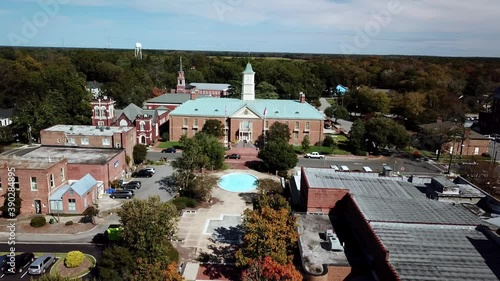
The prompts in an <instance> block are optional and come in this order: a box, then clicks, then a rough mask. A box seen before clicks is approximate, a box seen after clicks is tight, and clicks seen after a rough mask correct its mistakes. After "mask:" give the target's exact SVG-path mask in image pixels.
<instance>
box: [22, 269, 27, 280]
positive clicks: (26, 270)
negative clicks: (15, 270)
mask: <svg viewBox="0 0 500 281" xmlns="http://www.w3.org/2000/svg"><path fill="white" fill-rule="evenodd" d="M26 274H28V271H27V270H26V271H25V272H24V274H23V275H21V278H23V277H24V276H25V275H26Z"/></svg>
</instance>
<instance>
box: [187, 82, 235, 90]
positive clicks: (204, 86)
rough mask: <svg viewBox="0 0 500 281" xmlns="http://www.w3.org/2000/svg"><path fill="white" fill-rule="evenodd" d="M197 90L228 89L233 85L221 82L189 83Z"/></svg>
mask: <svg viewBox="0 0 500 281" xmlns="http://www.w3.org/2000/svg"><path fill="white" fill-rule="evenodd" d="M189 85H191V86H192V87H195V88H196V90H210V91H227V90H228V89H229V87H231V85H229V84H220V83H189Z"/></svg>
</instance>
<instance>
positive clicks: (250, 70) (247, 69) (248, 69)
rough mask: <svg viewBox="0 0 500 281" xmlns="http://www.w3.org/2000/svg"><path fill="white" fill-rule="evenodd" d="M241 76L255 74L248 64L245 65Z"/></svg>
mask: <svg viewBox="0 0 500 281" xmlns="http://www.w3.org/2000/svg"><path fill="white" fill-rule="evenodd" d="M243 74H255V72H254V71H253V69H252V65H251V64H250V63H247V67H246V68H245V70H244V71H243Z"/></svg>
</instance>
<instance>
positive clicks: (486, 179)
mask: <svg viewBox="0 0 500 281" xmlns="http://www.w3.org/2000/svg"><path fill="white" fill-rule="evenodd" d="M497 168H498V165H496V164H495V163H491V162H489V161H479V160H477V162H476V165H461V166H460V168H459V173H460V174H461V175H462V176H463V177H464V178H466V179H468V180H470V181H471V182H472V183H473V184H475V185H477V186H478V187H479V188H481V189H483V190H484V191H486V192H488V193H489V194H490V195H491V196H493V197H495V198H497V199H500V188H499V187H500V176H499V174H498V171H497Z"/></svg>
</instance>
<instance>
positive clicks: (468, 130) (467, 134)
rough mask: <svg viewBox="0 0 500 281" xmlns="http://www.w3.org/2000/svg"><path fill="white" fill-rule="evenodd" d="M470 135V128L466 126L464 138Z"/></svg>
mask: <svg viewBox="0 0 500 281" xmlns="http://www.w3.org/2000/svg"><path fill="white" fill-rule="evenodd" d="M469 137H470V128H465V130H464V139H469Z"/></svg>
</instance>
